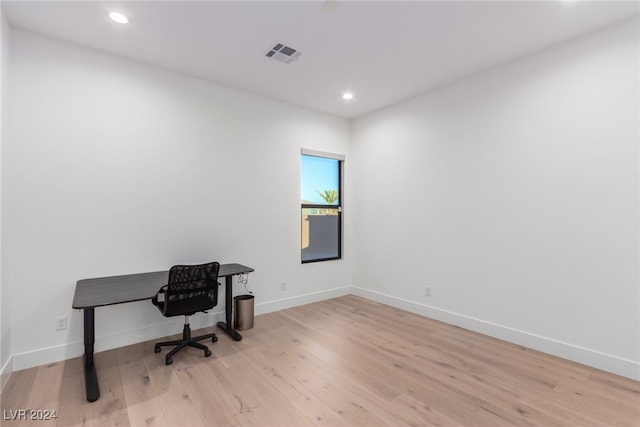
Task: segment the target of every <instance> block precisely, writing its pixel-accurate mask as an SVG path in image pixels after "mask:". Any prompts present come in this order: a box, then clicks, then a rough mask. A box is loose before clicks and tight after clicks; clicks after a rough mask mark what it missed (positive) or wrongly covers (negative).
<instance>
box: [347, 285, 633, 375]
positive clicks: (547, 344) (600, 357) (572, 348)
mask: <svg viewBox="0 0 640 427" xmlns="http://www.w3.org/2000/svg"><path fill="white" fill-rule="evenodd" d="M352 293H353V295H356V296H359V297H362V298H366V299H369V300H372V301H376V302H379V303H382V304H386V305H390V306H392V307H396V308H399V309H402V310H406V311H409V312H411V313H415V314H419V315H421V316H425V317H429V318H431V319H435V320H439V321H441V322H444V323H448V324H450V325H456V326H460V327H461V328H464V329H468V330H471V331H474V332H479V333H481V334H484V335H489V336H491V337H494V338H498V339H501V340H505V341H508V342H511V343H514V344H518V345H522V346H524V347H528V348H531V349H534V350H538V351H541V352H544V353H548V354H552V355H554V356H558V357H561V358H563V359H568V360H571V361H574V362H578V363H581V364H584V365H588V366H591V367H594V368H597V369H602V370H603V371H607V372H611V373H614V374H617V375H621V376H624V377H627V378H631V379H634V380H636V381H640V363H638V362H635V361H633V360H627V359H622V358H620V357H617V356H613V355H610V354H605V353H601V352H598V351H594V350H590V349H587V348H584V347H579V346H576V345H573V344H568V343H565V342H561V341H557V340H554V339H551V338H546V337H542V336H539V335H535V334H531V333H529V332H525V331H520V330H517V329H513V328H509V327H507V326H503V325H498V324H495V323H491V322H486V321H484V320H480V319H476V318H473V317H469V316H465V315H462V314H458V313H454V312H451V311H447V310H442V309H439V308H436V307H431V306H428V305H424V304H419V303H416V302H413V301H409V300H405V299H402V298H397V297H393V296H390V295H386V294H383V293H380V292H375V291H371V290H368V289H363V288H358V287H355V286H354V287H352Z"/></svg>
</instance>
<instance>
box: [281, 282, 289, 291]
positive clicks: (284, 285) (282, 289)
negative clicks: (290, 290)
mask: <svg viewBox="0 0 640 427" xmlns="http://www.w3.org/2000/svg"><path fill="white" fill-rule="evenodd" d="M280 290H281V291H282V292H284V291H286V290H287V283H286V282H280Z"/></svg>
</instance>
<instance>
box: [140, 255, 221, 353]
mask: <svg viewBox="0 0 640 427" xmlns="http://www.w3.org/2000/svg"><path fill="white" fill-rule="evenodd" d="M219 270H220V264H219V263H217V262H211V263H208V264H200V265H175V266H173V267H171V270H169V282H168V284H166V285H164V286H163V287H162V288H160V290H159V291H158V293H157V294H156V296H154V297H153V298H152V299H151V302H153V304H154V305H155V306H156V307H158V309H159V310H160V312H161V313H162V314H163V315H164V316H166V317H172V316H184V329H183V331H182V339H181V340H176V341H167V342H161V343H157V344H156V345H155V348H154V351H155V352H156V353H159V352H160V347H165V346H175V348H174V349H173V350H171V351H170V352H169V353H167V356H166V358H165V362H166V364H167V365H171V364H172V363H173V356H174V355H175V354H176V353H177V352H179V351H180V350H182V349H183V348H185V347H187V346H190V347H195V348H198V349H200V350H204V355H205V357H209V356H211V350H209V347H207V346H206V345H203V344H200V343H199V342H198V341H202V340H206V339H208V338H211V341H212V342H216V341H218V337H216V334H207V335H201V336H199V337H195V338H192V337H191V328H190V327H189V316H191V315H193V314H195V313H197V312H199V311H205V310H209V309H211V308H213V307H215V306H216V305H217V304H218V286H220V283H218V271H219Z"/></svg>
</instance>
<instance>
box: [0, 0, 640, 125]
mask: <svg viewBox="0 0 640 427" xmlns="http://www.w3.org/2000/svg"><path fill="white" fill-rule="evenodd" d="M2 7H3V10H4V13H5V16H6V17H7V19H8V20H9V22H10V23H11V24H12V25H13V26H15V27H22V28H25V29H28V30H32V31H35V32H38V33H42V34H45V35H49V36H52V37H56V38H59V39H63V40H67V41H71V42H74V43H77V44H80V45H84V46H88V47H92V48H96V49H100V50H103V51H106V52H111V53H114V54H118V55H122V56H125V57H128V58H133V59H136V60H140V61H144V62H147V63H150V64H155V65H158V66H161V67H166V68H169V69H172V70H177V71H181V72H184V73H187V74H190V75H192V76H197V77H201V78H203V79H206V80H209V81H212V82H215V83H219V84H223V85H227V86H231V87H234V88H238V89H242V90H246V91H249V92H253V93H256V94H261V95H264V96H268V97H272V98H276V99H280V100H283V101H286V102H290V103H293V104H296V105H300V106H304V107H308V108H312V109H315V110H319V111H323V112H326V113H330V114H333V115H336V116H341V117H345V118H354V117H357V116H360V115H362V114H365V113H368V112H371V111H374V110H376V109H379V108H382V107H385V106H387V105H390V104H393V103H395V102H398V101H400V100H402V99H406V98H409V97H412V96H415V95H417V94H419V93H422V92H426V91H428V90H430V89H432V88H434V87H437V86H442V85H443V84H446V83H448V82H451V81H454V80H457V79H460V78H464V77H465V76H468V75H471V74H473V73H476V72H478V71H480V70H483V69H486V68H489V67H492V66H494V65H497V64H500V63H504V62H506V61H509V60H512V59H514V58H517V57H519V56H522V55H525V54H527V53H529V52H533V51H536V50H539V49H541V48H544V47H547V46H550V45H552V44H554V43H558V42H560V41H563V40H567V39H570V38H572V37H575V36H577V35H580V34H583V33H585V32H589V31H593V30H594V29H597V28H600V27H602V26H605V25H608V24H611V23H614V22H616V21H620V20H622V19H626V18H629V17H631V16H633V15H637V14H638V13H639V11H640V6H639V3H638V2H637V1H579V0H573V1H561V0H554V1H496V2H490V1H468V2H467V1H439V2H436V1H422V2H417V1H414V2H399V1H390V2H371V1H368V2H364V1H360V2H345V1H335V0H330V1H322V2H320V1H297V2H292V1H289V2H270V1H259V2H240V1H229V2H218V1H200V2H187V1H118V2H105V1H73V2H58V1H45V2H34V1H5V0H3V1H2ZM111 10H117V11H120V12H122V13H124V14H125V15H127V16H128V17H129V19H130V22H129V24H127V25H118V24H115V23H113V22H111V21H110V20H109V19H108V18H107V13H108V12H109V11H111ZM278 42H280V43H284V44H287V45H290V46H292V47H294V48H297V49H299V50H301V51H302V52H304V54H303V55H302V57H300V59H299V60H298V61H296V62H294V63H292V64H289V65H286V64H283V63H281V62H276V61H273V60H270V59H268V58H266V57H265V56H264V55H265V53H266V52H267V51H268V50H269V49H270V48H271V47H272V46H274V45H275V44H276V43H278ZM345 90H350V91H353V93H354V94H355V97H356V98H355V99H354V100H353V101H350V102H347V101H343V100H342V99H340V94H341V93H342V92H343V91H345Z"/></svg>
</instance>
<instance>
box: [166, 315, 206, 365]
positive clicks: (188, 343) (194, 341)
mask: <svg viewBox="0 0 640 427" xmlns="http://www.w3.org/2000/svg"><path fill="white" fill-rule="evenodd" d="M209 338H211V342H216V341H218V337H217V336H216V334H206V335H200V336H198V337H193V338H191V328H190V327H189V323H185V324H184V329H183V330H182V339H181V340H174V341H165V342H159V343H156V344H155V347H154V349H153V351H154V352H156V353H160V347H173V346H175V348H174V349H173V350H171V351H170V352H169V353H167V355H166V356H165V363H166V364H167V365H171V364H172V363H173V356H174V355H175V354H176V353H177V352H179V351H180V350H182V349H184V348H186V347H194V348H197V349H199V350H203V351H204V356H205V357H209V356H211V350H209V347H207V346H206V345H204V344H200V343H199V342H198V341H202V340H206V339H209Z"/></svg>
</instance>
